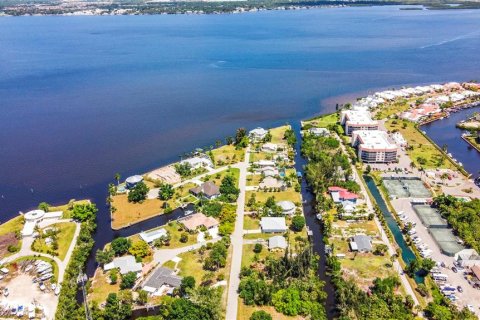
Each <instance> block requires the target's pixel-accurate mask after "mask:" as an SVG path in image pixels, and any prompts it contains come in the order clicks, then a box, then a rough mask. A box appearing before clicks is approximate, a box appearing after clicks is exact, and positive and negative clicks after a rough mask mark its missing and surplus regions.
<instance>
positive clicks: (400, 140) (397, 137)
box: [392, 132, 407, 147]
mask: <svg viewBox="0 0 480 320" xmlns="http://www.w3.org/2000/svg"><path fill="white" fill-rule="evenodd" d="M392 139H393V141H395V144H396V145H397V146H401V147H404V146H406V145H407V140H405V138H404V137H403V136H402V134H401V133H400V132H394V133H393V134H392Z"/></svg>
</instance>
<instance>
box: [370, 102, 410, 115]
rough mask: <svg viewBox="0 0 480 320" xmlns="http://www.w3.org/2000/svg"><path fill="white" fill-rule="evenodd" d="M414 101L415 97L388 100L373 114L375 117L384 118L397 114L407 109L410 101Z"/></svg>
mask: <svg viewBox="0 0 480 320" xmlns="http://www.w3.org/2000/svg"><path fill="white" fill-rule="evenodd" d="M411 102H415V99H410V100H407V99H400V100H397V101H394V102H393V103H392V102H389V103H386V104H385V105H383V106H382V107H381V108H380V109H379V110H378V112H377V113H376V114H375V119H386V118H388V117H389V116H391V115H394V114H399V113H401V112H404V111H407V110H408V108H409V107H410V103H411Z"/></svg>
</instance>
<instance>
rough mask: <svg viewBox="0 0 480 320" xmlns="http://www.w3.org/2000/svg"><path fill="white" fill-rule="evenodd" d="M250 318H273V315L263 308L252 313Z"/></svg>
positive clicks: (256, 319)
mask: <svg viewBox="0 0 480 320" xmlns="http://www.w3.org/2000/svg"><path fill="white" fill-rule="evenodd" d="M250 320H272V316H271V315H270V314H269V313H267V312H265V311H263V310H258V311H255V312H254V313H252V315H251V316H250Z"/></svg>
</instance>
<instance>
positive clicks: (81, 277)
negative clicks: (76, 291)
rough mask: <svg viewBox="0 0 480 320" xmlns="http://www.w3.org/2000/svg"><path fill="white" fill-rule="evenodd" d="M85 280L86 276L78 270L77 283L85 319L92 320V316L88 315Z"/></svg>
mask: <svg viewBox="0 0 480 320" xmlns="http://www.w3.org/2000/svg"><path fill="white" fill-rule="evenodd" d="M87 280H88V278H87V275H86V274H84V273H83V272H82V270H80V272H79V273H78V278H77V283H78V284H79V285H81V286H82V293H83V304H84V305H85V319H86V320H92V315H91V314H90V309H89V308H88V302H87V291H86V290H85V282H87Z"/></svg>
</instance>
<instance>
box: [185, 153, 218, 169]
mask: <svg viewBox="0 0 480 320" xmlns="http://www.w3.org/2000/svg"><path fill="white" fill-rule="evenodd" d="M180 163H181V164H184V163H188V164H189V165H190V167H192V168H193V169H198V168H213V167H214V165H213V163H212V160H211V159H210V158H209V157H207V156H205V157H193V158H189V159H185V160H182V161H180Z"/></svg>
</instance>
